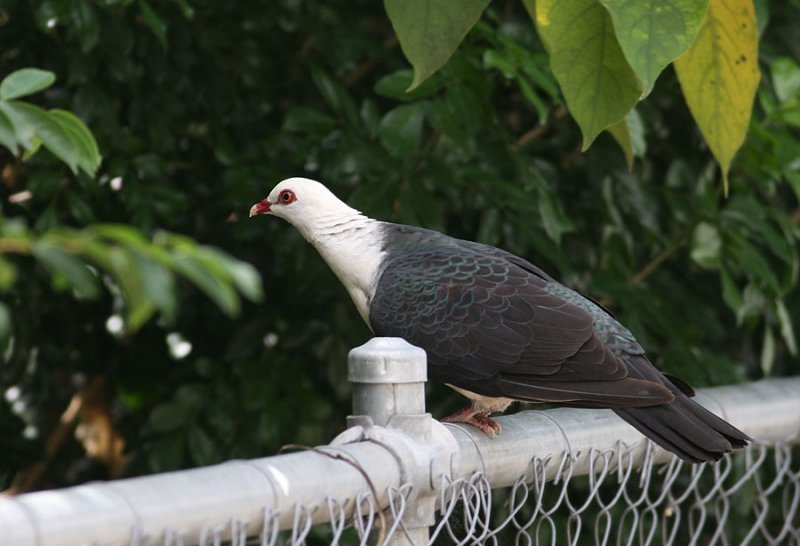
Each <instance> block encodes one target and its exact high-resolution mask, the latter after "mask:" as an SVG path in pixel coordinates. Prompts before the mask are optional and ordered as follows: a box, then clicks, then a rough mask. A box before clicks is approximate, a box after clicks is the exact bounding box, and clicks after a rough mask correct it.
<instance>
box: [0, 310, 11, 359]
mask: <svg viewBox="0 0 800 546" xmlns="http://www.w3.org/2000/svg"><path fill="white" fill-rule="evenodd" d="M13 335H14V325H13V323H12V321H11V311H9V309H8V306H7V305H6V304H5V303H3V302H0V355H2V354H4V353H5V352H6V350H7V349H8V344H9V343H10V342H11V337H12V336H13Z"/></svg>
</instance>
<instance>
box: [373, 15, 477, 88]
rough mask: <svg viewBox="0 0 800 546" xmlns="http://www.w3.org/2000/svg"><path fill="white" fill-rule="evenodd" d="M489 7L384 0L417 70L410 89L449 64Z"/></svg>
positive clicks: (401, 41) (402, 45)
mask: <svg viewBox="0 0 800 546" xmlns="http://www.w3.org/2000/svg"><path fill="white" fill-rule="evenodd" d="M487 5H489V0H437V1H436V2H429V1H428V0H384V6H385V7H386V13H387V14H388V15H389V19H390V20H391V21H392V26H393V27H394V30H395V32H396V33H397V37H398V38H399V39H400V46H401V47H402V48H403V53H405V55H406V58H407V59H408V60H409V62H410V63H411V65H412V66H413V67H414V80H413V82H412V83H411V85H410V86H409V90H412V89H414V88H416V87H417V86H419V85H420V84H421V83H422V82H423V81H425V80H426V79H427V78H428V77H429V76H430V75H431V74H433V73H434V72H436V71H437V70H439V68H441V67H442V66H443V65H444V63H446V62H447V60H448V59H449V58H450V56H451V55H453V53H454V52H455V50H456V48H457V47H458V44H460V43H461V40H463V39H464V36H466V34H467V32H469V29H471V28H472V27H473V25H474V24H475V23H477V22H478V19H480V17H481V14H482V13H483V10H484V9H486V6H487Z"/></svg>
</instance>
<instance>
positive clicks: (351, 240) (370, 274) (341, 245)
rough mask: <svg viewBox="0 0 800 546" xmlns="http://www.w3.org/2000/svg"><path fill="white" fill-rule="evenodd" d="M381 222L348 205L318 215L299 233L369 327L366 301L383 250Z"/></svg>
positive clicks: (372, 288)
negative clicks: (330, 212)
mask: <svg viewBox="0 0 800 546" xmlns="http://www.w3.org/2000/svg"><path fill="white" fill-rule="evenodd" d="M382 225H383V222H380V221H378V220H373V219H372V218H368V217H366V216H364V215H363V214H361V213H360V212H358V211H357V210H354V209H351V208H349V207H348V208H347V210H340V211H337V213H336V214H331V215H329V216H326V215H320V216H318V217H317V218H316V220H315V222H314V226H313V229H311V230H309V232H308V233H304V234H303V235H304V236H305V237H306V239H307V240H308V241H309V242H310V243H311V244H313V245H314V247H315V248H316V249H317V251H318V252H319V253H320V255H321V256H322V258H323V259H324V260H325V261H326V262H327V264H328V265H329V266H330V268H331V269H332V270H333V272H334V273H335V274H336V276H337V277H339V280H340V281H341V282H342V284H343V285H344V286H345V288H346V289H347V291H348V292H349V293H350V297H351V298H353V303H355V306H356V308H357V309H358V312H359V313H360V314H361V318H363V319H364V322H366V323H367V325H368V326H370V327H371V325H370V322H369V302H370V300H371V299H372V295H373V294H374V292H375V285H376V284H377V281H378V278H377V277H378V274H379V269H380V265H381V262H382V260H383V254H384V252H383V251H382V250H381V247H382V246H383V244H382V243H383V241H382V239H383V233H382V232H383V230H382V227H381V226H382Z"/></svg>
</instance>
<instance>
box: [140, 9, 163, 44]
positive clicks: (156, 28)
mask: <svg viewBox="0 0 800 546" xmlns="http://www.w3.org/2000/svg"><path fill="white" fill-rule="evenodd" d="M139 9H140V10H141V11H142V17H143V18H144V23H145V24H146V25H147V27H148V28H149V29H150V30H152V31H153V34H155V35H156V38H158V41H159V42H161V46H162V47H163V48H164V49H166V48H167V25H166V23H164V20H163V19H161V17H159V15H158V14H157V13H156V12H155V11H153V8H151V7H150V4H148V3H147V2H146V0H139Z"/></svg>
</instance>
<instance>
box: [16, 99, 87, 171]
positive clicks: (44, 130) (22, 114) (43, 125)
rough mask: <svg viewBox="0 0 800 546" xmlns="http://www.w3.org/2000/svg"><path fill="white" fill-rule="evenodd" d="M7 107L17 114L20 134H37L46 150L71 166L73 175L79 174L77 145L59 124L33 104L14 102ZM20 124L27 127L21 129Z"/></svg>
mask: <svg viewBox="0 0 800 546" xmlns="http://www.w3.org/2000/svg"><path fill="white" fill-rule="evenodd" d="M7 106H8V108H9V109H10V110H11V111H13V112H14V113H15V120H14V124H15V126H17V131H18V133H19V132H20V131H22V132H23V133H25V134H34V133H35V134H36V136H37V137H38V138H39V139H41V141H42V144H43V145H44V147H45V148H47V149H48V150H50V151H51V152H52V153H53V155H55V156H56V157H58V158H59V159H60V160H62V161H63V162H64V163H66V164H67V165H69V168H70V169H72V172H73V173H77V172H78V155H79V154H78V148H77V145H76V143H75V142H74V141H73V139H72V138H71V136H70V134H69V133H68V132H67V131H66V130H65V129H64V128H63V127H62V126H61V124H60V123H59V122H57V121H56V120H54V119H53V118H51V117H50V115H49V114H48V112H47V111H46V110H43V109H42V108H39V107H38V106H34V105H32V104H28V103H25V102H19V101H14V102H9V103H7ZM20 124H24V125H25V126H26V127H23V128H22V129H21V128H20V127H19V125H20ZM23 142H24V141H23ZM23 145H24V144H23Z"/></svg>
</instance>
